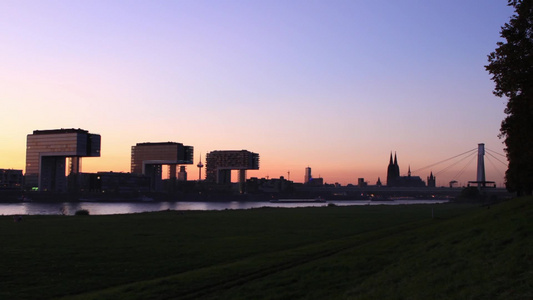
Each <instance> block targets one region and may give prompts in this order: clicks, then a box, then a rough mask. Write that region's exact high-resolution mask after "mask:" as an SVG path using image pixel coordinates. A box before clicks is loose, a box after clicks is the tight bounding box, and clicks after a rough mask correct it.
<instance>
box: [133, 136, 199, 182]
mask: <svg viewBox="0 0 533 300" xmlns="http://www.w3.org/2000/svg"><path fill="white" fill-rule="evenodd" d="M193 152H194V148H193V147H192V146H184V145H183V144H181V143H175V142H162V143H138V144H136V145H135V146H132V147H131V172H132V173H136V174H144V175H146V176H148V177H150V178H151V183H152V190H154V191H160V190H161V189H162V172H163V165H168V166H169V178H170V179H176V175H177V174H176V171H177V166H178V165H182V164H188V165H189V164H192V163H193V155H194V153H193ZM183 171H184V169H183ZM180 176H181V178H184V177H183V174H182V175H180Z"/></svg>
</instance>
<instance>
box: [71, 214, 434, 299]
mask: <svg viewBox="0 0 533 300" xmlns="http://www.w3.org/2000/svg"><path fill="white" fill-rule="evenodd" d="M440 223H441V222H438V223H436V222H435V221H434V220H425V221H417V222H411V223H407V224H403V225H400V226H394V227H388V228H384V229H379V230H374V231H369V232H365V233H359V234H357V235H353V236H348V237H344V238H340V239H334V240H328V241H323V242H319V243H313V244H310V245H306V246H301V247H297V248H292V249H287V250H283V251H277V252H271V253H265V254H260V255H256V256H252V257H247V258H244V259H241V260H238V261H234V262H231V263H226V264H222V265H215V266H210V267H205V268H200V269H196V270H191V271H188V272H183V273H179V274H175V275H170V276H165V277H162V278H156V279H150V280H145V281H140V282H133V283H129V284H125V285H120V286H115V287H110V288H106V289H103V290H99V291H93V292H89V293H83V294H79V295H70V296H66V297H64V298H61V299H120V298H124V299H197V298H200V297H204V296H208V295H210V294H215V293H216V292H217V291H220V290H226V289H230V288H233V287H237V286H241V285H243V284H246V283H248V282H251V281H254V280H258V279H261V278H265V277H267V276H270V275H273V274H276V273H280V272H283V271H287V270H290V269H292V268H296V267H299V266H302V265H305V264H308V263H312V262H316V261H318V260H321V259H324V258H328V257H331V256H333V255H336V254H338V253H341V252H343V251H348V250H353V249H355V248H359V247H362V246H365V245H367V244H369V243H373V242H377V241H380V240H383V239H386V238H391V237H394V236H397V235H401V234H404V233H406V232H408V231H411V230H415V229H417V228H420V226H423V225H428V224H430V225H431V224H435V225H436V224H440ZM258 266H259V267H258ZM260 266H263V267H260Z"/></svg>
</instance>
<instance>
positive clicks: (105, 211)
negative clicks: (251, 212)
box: [0, 200, 447, 215]
mask: <svg viewBox="0 0 533 300" xmlns="http://www.w3.org/2000/svg"><path fill="white" fill-rule="evenodd" d="M444 202H447V200H394V201H366V200H364V201H350V200H345V201H327V202H306V203H274V202H257V201H231V202H65V203H51V202H20V203H0V215H74V214H75V213H76V211H78V210H81V209H86V210H88V211H89V213H90V214H91V215H113V214H131V213H141V212H152V211H163V210H181V211H183V210H224V209H251V208H259V207H285V208H295V207H310V206H315V207H316V206H327V205H328V204H330V203H332V204H335V205H337V206H348V205H406V204H437V203H444Z"/></svg>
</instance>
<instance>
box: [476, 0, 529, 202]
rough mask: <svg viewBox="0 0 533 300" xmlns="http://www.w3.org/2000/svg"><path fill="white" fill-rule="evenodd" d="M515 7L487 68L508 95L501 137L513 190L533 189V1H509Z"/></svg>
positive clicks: (507, 179) (507, 177) (497, 89)
mask: <svg viewBox="0 0 533 300" xmlns="http://www.w3.org/2000/svg"><path fill="white" fill-rule="evenodd" d="M508 5H509V6H511V7H513V8H514V9H515V14H514V15H513V16H512V17H511V19H510V21H509V23H506V24H505V25H504V26H503V27H502V30H501V37H502V38H503V39H504V40H505V41H503V42H498V43H497V46H498V47H497V48H496V50H494V52H492V53H491V54H489V56H488V60H489V64H488V65H487V66H485V69H486V70H487V71H488V72H489V73H490V74H491V75H492V80H493V81H494V83H495V85H496V86H495V88H494V91H493V93H494V94H495V95H496V96H498V97H506V98H508V102H507V107H506V109H505V113H506V114H507V116H506V118H505V119H504V120H503V121H502V124H501V128H500V138H504V143H505V146H506V148H505V151H506V153H507V159H508V160H509V167H508V169H507V172H506V173H505V184H506V186H507V189H509V190H510V191H512V192H517V193H518V194H519V195H521V194H529V195H531V193H532V190H533V0H508Z"/></svg>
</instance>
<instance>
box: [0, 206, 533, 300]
mask: <svg viewBox="0 0 533 300" xmlns="http://www.w3.org/2000/svg"><path fill="white" fill-rule="evenodd" d="M532 208H533V199H531V198H523V199H515V200H512V201H508V202H505V203H501V204H499V205H495V206H492V207H490V208H487V207H479V206H475V205H465V204H438V205H409V206H353V207H317V208H293V209H275V208H261V209H251V210H244V211H232V210H227V211H203V212H200V211H196V212H194V211H186V212H176V211H165V212H159V213H143V214H132V215H114V216H25V217H24V220H23V221H22V222H19V223H15V222H13V218H11V217H1V218H0V236H1V238H2V240H1V241H0V244H1V246H0V262H1V268H0V299H52V298H64V299H533V254H532V253H533V240H532V229H533V228H532V227H533V226H532V221H531V220H532V219H533V209H532ZM432 211H433V215H434V218H432Z"/></svg>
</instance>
